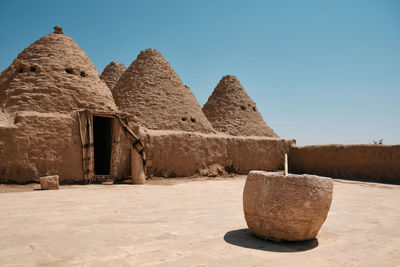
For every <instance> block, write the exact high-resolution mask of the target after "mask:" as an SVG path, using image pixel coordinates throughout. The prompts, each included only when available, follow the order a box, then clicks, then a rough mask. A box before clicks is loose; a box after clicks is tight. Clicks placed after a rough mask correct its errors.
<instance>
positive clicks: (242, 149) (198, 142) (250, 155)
mask: <svg viewBox="0 0 400 267" xmlns="http://www.w3.org/2000/svg"><path fill="white" fill-rule="evenodd" d="M145 139H146V141H145V151H146V156H147V164H146V166H147V175H148V176H150V177H151V176H164V177H175V176H191V175H194V174H196V173H199V170H202V169H205V168H207V167H209V166H210V165H212V164H219V165H221V166H222V167H224V168H225V169H227V170H230V171H234V172H236V173H240V174H247V173H248V172H249V171H251V170H265V171H271V170H278V169H282V168H283V164H284V154H285V153H287V152H288V151H289V146H290V144H294V143H295V141H294V140H284V139H279V138H270V137H235V136H230V135H223V134H202V133H189V132H180V131H148V134H147V136H146V138H145Z"/></svg>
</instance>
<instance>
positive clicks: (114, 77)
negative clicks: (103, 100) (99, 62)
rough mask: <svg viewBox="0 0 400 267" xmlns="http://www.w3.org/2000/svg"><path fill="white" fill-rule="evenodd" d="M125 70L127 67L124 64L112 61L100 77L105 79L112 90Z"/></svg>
mask: <svg viewBox="0 0 400 267" xmlns="http://www.w3.org/2000/svg"><path fill="white" fill-rule="evenodd" d="M125 71H126V67H125V65H124V64H122V63H118V62H114V61H112V62H111V63H110V64H108V65H107V66H106V67H105V68H104V70H103V72H102V73H101V76H100V78H101V79H102V80H103V81H105V83H106V84H107V86H108V88H110V90H112V89H113V88H114V87H115V85H117V83H118V80H119V78H121V76H122V74H124V72H125Z"/></svg>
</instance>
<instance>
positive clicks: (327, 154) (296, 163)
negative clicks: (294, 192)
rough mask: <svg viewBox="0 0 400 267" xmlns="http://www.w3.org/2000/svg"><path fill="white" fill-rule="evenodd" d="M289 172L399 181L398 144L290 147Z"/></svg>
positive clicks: (399, 160) (378, 180)
mask: <svg viewBox="0 0 400 267" xmlns="http://www.w3.org/2000/svg"><path fill="white" fill-rule="evenodd" d="M289 171H290V172H293V173H309V174H317V175H324V176H329V177H337V178H349V179H354V180H363V181H372V182H387V183H396V184H399V183H400V145H396V146H387V145H321V146H304V147H297V146H292V147H290V152H289Z"/></svg>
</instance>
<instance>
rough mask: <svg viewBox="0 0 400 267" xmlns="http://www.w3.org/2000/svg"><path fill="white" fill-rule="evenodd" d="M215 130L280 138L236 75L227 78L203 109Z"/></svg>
mask: <svg viewBox="0 0 400 267" xmlns="http://www.w3.org/2000/svg"><path fill="white" fill-rule="evenodd" d="M203 112H204V114H205V115H206V116H207V118H208V120H209V121H210V122H211V124H212V126H213V127H214V129H215V130H217V131H220V132H224V133H227V134H231V135H236V136H269V137H278V136H277V135H276V133H275V132H274V131H273V130H272V129H271V128H269V127H268V125H267V124H266V123H265V121H264V119H263V118H262V116H261V114H260V113H259V112H258V110H257V107H256V104H255V103H254V102H253V100H251V98H250V97H249V96H248V95H247V93H246V91H245V90H244V89H243V86H242V85H241V84H240V82H239V80H238V79H237V78H236V77H235V76H231V75H227V76H224V77H223V78H222V79H221V81H220V82H219V83H218V85H217V87H215V89H214V92H213V93H212V95H211V96H210V97H209V98H208V101H207V103H206V104H205V105H204V107H203Z"/></svg>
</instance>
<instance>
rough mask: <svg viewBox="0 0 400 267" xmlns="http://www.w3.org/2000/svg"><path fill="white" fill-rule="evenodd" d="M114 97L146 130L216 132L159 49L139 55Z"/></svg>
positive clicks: (120, 81)
mask: <svg viewBox="0 0 400 267" xmlns="http://www.w3.org/2000/svg"><path fill="white" fill-rule="evenodd" d="M113 95H114V99H115V102H116V104H117V106H118V107H119V108H120V109H121V110H122V111H124V112H126V113H128V114H130V115H131V118H130V119H131V120H133V121H135V122H136V123H138V124H140V125H142V126H144V127H146V128H149V129H156V130H183V131H198V132H205V133H210V132H214V129H213V128H212V126H211V123H210V122H209V121H208V120H207V118H206V117H205V116H204V114H203V112H202V110H201V106H200V104H199V103H198V102H197V99H196V98H195V96H194V95H193V93H192V92H191V90H190V88H189V87H187V86H185V85H184V84H183V83H182V81H181V79H180V78H179V76H178V74H176V73H175V71H174V70H173V69H172V67H171V66H170V64H169V63H168V62H167V61H166V60H165V58H164V57H163V56H162V55H161V53H160V52H158V51H157V50H154V49H146V50H143V51H142V52H140V54H139V55H138V57H137V59H136V60H135V61H134V62H132V64H131V65H130V66H129V68H128V69H127V70H126V71H125V73H124V74H123V75H122V76H121V78H120V79H119V81H118V83H117V85H116V86H115V87H114V89H113Z"/></svg>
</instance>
